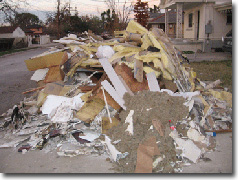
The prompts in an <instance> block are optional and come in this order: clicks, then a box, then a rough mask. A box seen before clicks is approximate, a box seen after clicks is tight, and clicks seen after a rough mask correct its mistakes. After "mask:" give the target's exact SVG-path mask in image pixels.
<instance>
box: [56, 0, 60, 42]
mask: <svg viewBox="0 0 238 180" xmlns="http://www.w3.org/2000/svg"><path fill="white" fill-rule="evenodd" d="M57 1H58V5H57V38H58V39H60V29H59V28H60V20H59V16H60V0H57Z"/></svg>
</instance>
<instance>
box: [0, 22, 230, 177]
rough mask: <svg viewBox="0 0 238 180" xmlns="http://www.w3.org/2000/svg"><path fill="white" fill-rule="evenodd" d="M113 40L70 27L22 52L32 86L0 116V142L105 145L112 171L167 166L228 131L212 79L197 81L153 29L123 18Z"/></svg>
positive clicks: (70, 148) (68, 147) (96, 149)
mask: <svg viewBox="0 0 238 180" xmlns="http://www.w3.org/2000/svg"><path fill="white" fill-rule="evenodd" d="M120 38H121V40H120V42H119V41H118V40H116V39H110V40H105V41H104V40H103V39H102V38H101V37H99V36H96V35H95V34H93V33H92V32H91V31H89V32H84V33H83V34H81V36H80V37H78V36H77V35H74V34H69V35H68V36H67V37H64V38H61V39H60V40H55V41H54V42H58V43H61V44H63V45H64V46H62V45H61V48H59V49H57V48H52V49H51V50H50V51H48V52H45V53H43V54H41V55H39V56H37V57H32V58H31V59H28V60H26V61H25V63H26V66H27V68H28V70H29V71H35V73H34V74H33V76H32V77H31V80H34V81H37V83H38V86H39V87H37V88H35V89H30V90H27V91H25V92H24V94H26V93H30V92H35V94H34V96H32V97H30V98H25V99H24V100H23V101H22V102H20V104H19V105H16V106H14V107H13V108H12V109H10V110H9V111H8V112H6V113H4V114H3V115H2V116H1V131H4V136H3V137H2V138H1V141H0V148H9V147H17V149H18V152H22V153H23V154H26V155H27V152H28V151H32V150H44V151H45V152H46V153H47V152H49V151H51V150H55V149H56V150H57V154H58V155H59V156H69V157H74V156H78V155H81V154H87V155H88V154H95V153H97V154H104V153H108V154H109V155H110V157H111V160H112V162H113V163H115V164H116V166H115V171H119V172H121V173H176V172H179V171H181V169H182V167H183V166H185V165H190V164H192V163H197V162H198V160H199V158H202V157H203V155H204V154H205V153H206V152H208V151H213V150H215V147H216V146H215V136H216V133H219V132H230V131H232V94H231V93H229V92H226V91H225V89H222V88H221V87H219V88H217V86H218V85H219V84H220V83H221V81H220V80H217V81H215V82H208V83H205V82H202V81H200V80H199V79H198V78H197V77H196V73H195V72H194V71H193V70H192V68H190V67H189V65H188V64H186V62H184V60H183V58H182V57H181V56H180V55H179V51H178V50H176V49H175V48H174V46H173V44H172V43H171V42H170V40H169V38H168V37H167V36H166V35H165V33H164V32H163V31H162V30H161V29H158V28H152V29H151V30H150V31H148V30H147V29H145V28H144V27H142V26H141V25H139V24H138V23H136V22H134V21H131V22H130V23H129V24H128V27H127V28H126V30H125V31H124V32H123V36H120ZM57 47H60V46H57Z"/></svg>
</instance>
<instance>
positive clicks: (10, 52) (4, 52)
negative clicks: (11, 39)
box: [0, 47, 37, 56]
mask: <svg viewBox="0 0 238 180" xmlns="http://www.w3.org/2000/svg"><path fill="white" fill-rule="evenodd" d="M36 48H37V47H32V48H21V49H11V50H8V51H0V56H3V55H5V54H12V53H15V52H21V51H27V50H29V49H36Z"/></svg>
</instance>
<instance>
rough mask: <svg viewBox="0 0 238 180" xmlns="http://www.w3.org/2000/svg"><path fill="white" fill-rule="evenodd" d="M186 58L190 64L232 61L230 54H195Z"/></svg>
mask: <svg viewBox="0 0 238 180" xmlns="http://www.w3.org/2000/svg"><path fill="white" fill-rule="evenodd" d="M185 56H187V58H188V59H189V61H190V62H201V61H224V60H232V55H231V53H229V52H209V53H195V54H185Z"/></svg>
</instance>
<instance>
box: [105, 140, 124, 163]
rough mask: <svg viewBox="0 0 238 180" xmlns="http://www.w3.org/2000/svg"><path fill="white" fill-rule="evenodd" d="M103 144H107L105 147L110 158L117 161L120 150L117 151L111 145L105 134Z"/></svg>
mask: <svg viewBox="0 0 238 180" xmlns="http://www.w3.org/2000/svg"><path fill="white" fill-rule="evenodd" d="M105 144H106V145H107V148H108V150H109V153H110V155H111V159H112V160H113V161H117V159H118V157H119V156H120V155H121V152H119V151H118V150H117V149H116V148H115V146H113V145H112V143H111V139H110V138H109V137H108V136H105Z"/></svg>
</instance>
